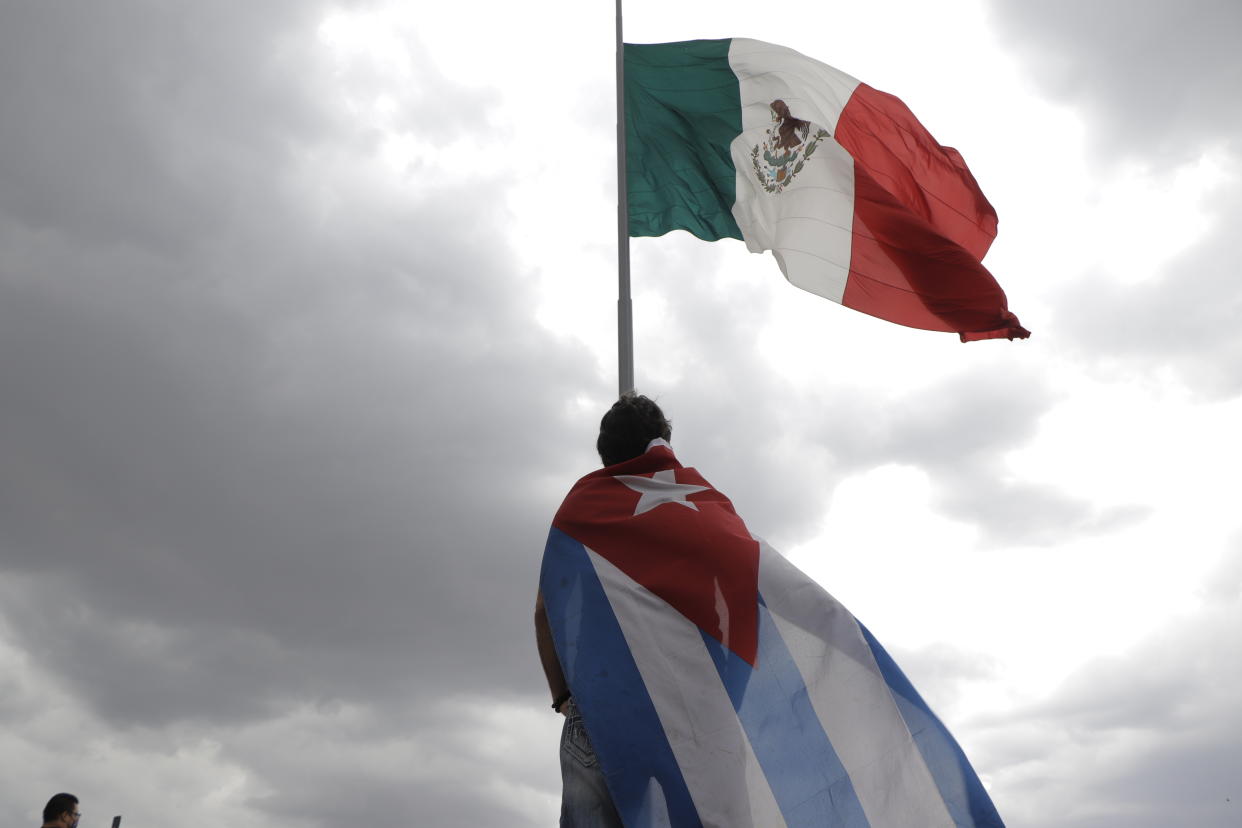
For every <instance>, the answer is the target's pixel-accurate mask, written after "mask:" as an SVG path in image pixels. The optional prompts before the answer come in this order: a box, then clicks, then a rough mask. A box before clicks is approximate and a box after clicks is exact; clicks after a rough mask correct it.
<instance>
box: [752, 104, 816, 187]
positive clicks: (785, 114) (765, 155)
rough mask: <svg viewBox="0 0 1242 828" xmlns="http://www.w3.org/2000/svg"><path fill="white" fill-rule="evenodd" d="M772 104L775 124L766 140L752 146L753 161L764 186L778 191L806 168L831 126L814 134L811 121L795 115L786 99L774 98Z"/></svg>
mask: <svg viewBox="0 0 1242 828" xmlns="http://www.w3.org/2000/svg"><path fill="white" fill-rule="evenodd" d="M770 106H771V109H772V122H773V123H772V127H771V129H769V130H768V131H767V134H766V136H765V137H764V140H763V142H762V143H760V144H756V145H755V146H753V147H751V150H750V163H751V166H752V167H753V168H754V171H755V177H756V178H758V179H759V184H760V186H762V187H763V189H764V190H765V191H767V192H769V193H772V194H773V195H775V194H776V193H779V192H780V191H781V190H784V189H785V188H786V187H787V186H789V183H790V182H791V181H793V179H794V176H796V175H797V174H798V173H800V172H802V168H803V166H805V165H806V162H807V161H809V160H810V159H811V156H812V155H813V154H814V153H815V148H816V147H818V146H819V142H820V141H822V140H824V139H825V138H827V137H828V130H826V129H817V130H816V131H815V134H814V135H811V134H810V133H811V125H810V124H809V123H807V122H806V121H803V120H800V119H798V118H795V117H794V116H793V115H792V114H791V113H790V111H789V107H788V106H787V105H786V104H785V102H784V101H781V100H776V101H772V103H771V104H770Z"/></svg>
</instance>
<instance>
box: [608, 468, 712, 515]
mask: <svg viewBox="0 0 1242 828" xmlns="http://www.w3.org/2000/svg"><path fill="white" fill-rule="evenodd" d="M613 479H614V480H616V481H617V482H618V483H624V484H625V485H626V486H628V487H630V488H631V489H633V490H634V491H636V492H638V493H639V494H640V495H642V496H641V497H639V498H638V505H636V506H635V507H634V514H636V515H641V514H643V513H644V512H650V511H651V510H652V509H654V508H655V507H657V506H659V505H661V504H663V503H679V504H681V505H682V506H688V507H690V508H691V509H693V510H694V511H696V512H697V511H698V510H699V507H698V506H695V505H694V504H693V503H691V502H690V501H689V500H686V498H687V497H689V496H690V495H692V494H694V493H695V492H705V491H707V487H706V486H693V485H691V484H689V483H678V482H677V473H676V471H675V470H674V469H665V470H663V471H658V472H656V473H655V474H653V475H651V477H639V476H638V475H633V474H619V475H617V476H616V477H615V478H613Z"/></svg>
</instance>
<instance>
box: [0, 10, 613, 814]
mask: <svg viewBox="0 0 1242 828" xmlns="http://www.w3.org/2000/svg"><path fill="white" fill-rule="evenodd" d="M325 9H326V7H323V6H312V5H308V4H300V3H291V4H283V5H279V4H260V5H253V4H228V5H213V6H207V7H177V8H175V9H174V8H172V7H168V8H163V7H153V6H150V4H107V5H99V4H90V3H80V4H39V5H29V4H25V5H20V6H9V5H6V7H5V10H4V25H2V26H0V78H3V81H2V83H3V84H4V94H3V95H0V101H2V103H0V107H3V112H2V117H0V146H2V147H3V152H2V153H0V387H2V388H3V389H4V392H3V393H4V397H3V402H2V403H0V455H2V456H3V457H4V464H3V471H2V472H0V527H2V528H0V570H3V572H4V573H6V575H8V576H9V584H10V586H9V587H8V588H7V589H6V594H5V600H4V602H3V609H2V610H0V611H2V612H3V614H4V618H5V621H6V622H7V628H8V630H9V631H10V633H11V641H12V643H14V644H16V645H18V646H20V647H21V648H22V649H23V650H24V651H25V652H26V653H28V654H29V656H30V657H31V658H32V659H34V660H36V661H37V662H38V663H40V664H41V665H43V666H44V667H46V668H47V670H48V671H49V673H50V674H51V676H52V677H53V680H54V681H56V682H57V683H58V684H59V685H61V686H63V687H65V688H68V689H69V690H70V691H71V692H72V693H73V694H74V695H75V696H76V697H77V698H79V699H80V700H81V701H82V702H83V703H84V704H85V705H86V706H87V708H88V709H90V710H93V711H95V712H96V713H97V714H98V715H99V716H100V717H102V719H103V720H104V724H102V725H101V727H105V728H108V727H112V728H119V729H120V730H119V731H118V732H121V733H123V732H125V731H126V730H130V729H133V728H149V727H157V728H158V727H161V726H163V725H168V724H171V723H183V724H185V725H186V726H197V725H202V726H209V727H212V728H217V729H218V728H230V727H236V726H243V725H245V724H246V723H248V722H250V723H253V722H257V721H261V720H262V719H263V718H264V717H269V716H278V715H279V714H280V713H281V712H282V711H287V710H289V709H291V708H292V707H295V706H296V705H299V704H317V703H322V702H329V701H332V700H339V699H343V700H346V701H348V702H350V703H352V704H357V705H363V706H373V707H375V708H376V709H383V707H384V706H385V705H391V704H395V703H397V702H400V703H401V704H408V703H410V702H411V700H418V699H435V698H439V697H441V696H444V695H447V694H451V693H454V692H460V690H461V689H462V688H485V689H486V691H487V692H492V693H495V694H498V695H501V696H506V695H512V694H515V693H517V694H521V693H528V694H533V693H539V692H540V690H539V683H540V682H541V678H540V677H539V676H538V668H537V667H536V666H535V664H534V659H533V657H532V655H531V650H532V644H531V636H530V632H529V622H528V619H529V617H530V609H531V604H532V599H533V591H534V582H535V577H536V570H537V564H538V556H539V550H540V548H541V545H542V539H543V534H544V533H545V532H546V527H547V520H548V518H549V517H550V514H551V511H552V510H553V509H554V508H555V505H556V502H557V500H558V498H559V497H560V495H561V494H562V492H563V487H566V486H567V485H568V482H569V481H570V479H571V478H572V476H573V475H574V474H576V473H580V472H581V465H582V463H583V462H589V460H590V454H589V438H588V436H587V434H588V432H589V431H590V424H582V423H577V422H571V421H568V420H567V412H566V409H565V406H564V404H563V401H564V400H565V399H568V398H572V397H574V396H575V395H577V394H580V393H592V394H594V393H599V392H600V391H601V389H600V388H598V387H597V386H596V384H595V378H594V372H593V368H592V366H591V363H590V362H589V360H587V359H586V358H585V357H583V356H579V355H577V354H575V353H573V352H572V351H571V350H569V349H567V348H566V347H565V346H561V345H557V344H555V343H554V342H553V341H552V340H551V338H549V337H547V336H545V335H544V334H542V333H541V332H540V330H539V329H538V328H537V327H536V326H534V325H533V324H532V323H531V321H530V320H531V319H532V318H533V307H532V306H531V303H530V301H529V299H528V298H527V297H528V296H529V295H530V293H531V292H532V291H531V288H532V285H531V284H529V283H528V281H527V276H525V275H524V274H521V273H519V272H517V271H516V269H515V268H514V267H513V265H512V264H511V262H510V254H509V252H508V251H507V249H506V247H505V244H504V242H503V240H502V229H501V228H502V226H503V225H502V222H503V219H504V216H503V215H502V214H501V213H500V212H499V208H498V207H497V206H496V205H497V202H498V201H499V200H498V199H497V198H496V197H495V196H496V193H497V192H498V191H499V190H501V189H502V188H503V187H504V185H505V182H504V181H500V180H488V179H484V178H477V177H476V178H473V179H469V180H464V179H462V180H459V181H458V185H459V189H456V190H454V191H451V192H450V191H447V190H443V189H439V188H437V187H436V186H435V185H434V184H429V183H428V182H426V181H423V180H418V181H415V180H408V181H403V180H402V179H400V178H399V177H398V176H397V175H395V174H394V175H393V176H391V177H389V178H385V177H382V176H378V175H377V173H376V171H375V169H376V168H375V165H374V164H373V163H372V162H371V160H370V159H369V157H368V156H369V154H370V153H371V151H372V150H373V149H374V146H375V144H376V138H375V136H374V134H373V130H371V129H370V128H369V127H368V126H366V125H365V124H358V123H354V122H352V121H351V120H350V119H349V118H348V117H346V116H345V115H344V114H342V113H343V112H344V111H345V110H344V108H343V107H342V106H340V105H339V99H340V96H341V94H342V92H341V89H340V88H339V87H340V85H339V83H336V82H334V81H333V78H332V74H331V72H329V71H328V70H327V68H326V63H325V61H324V60H323V57H322V55H318V54H316V53H315V49H316V48H317V46H316V39H315V27H316V25H317V24H318V21H319V19H320V18H321V17H322V15H323V13H324V11H325ZM413 51H415V52H416V53H417V49H414V50H413ZM349 71H353V70H349ZM414 71H415V72H416V73H419V72H421V73H424V74H423V75H422V76H417V77H415V78H414V79H412V86H413V87H414V88H427V87H434V88H436V89H437V90H438V92H439V93H440V97H436V96H433V95H426V94H419V95H411V96H410V97H409V98H408V99H403V104H402V105H403V106H405V107H407V109H409V110H411V112H409V113H408V120H406V121H405V122H403V123H399V124H398V126H399V127H404V128H406V129H407V130H408V131H409V132H411V133H412V134H416V135H418V134H422V133H423V132H431V131H434V130H435V129H439V128H441V127H443V125H444V124H445V123H446V122H450V123H451V122H452V118H453V117H459V116H460V113H462V112H473V113H474V117H483V116H484V114H485V113H486V111H487V106H488V102H489V101H490V100H492V99H493V97H494V96H493V94H492V93H484V92H476V91H473V90H471V89H468V88H461V87H455V86H453V85H452V84H450V83H448V82H447V81H445V80H444V79H443V78H441V77H439V76H436V75H434V73H432V72H431V70H430V68H429V67H428V65H427V64H426V62H425V61H424V60H421V59H419V58H415V60H414ZM454 107H455V108H454ZM454 113H458V114H457V115H455V114H454ZM460 117H464V116H460ZM463 183H465V184H467V185H468V188H467V189H465V190H463V189H460V185H462V184H463ZM567 442H573V443H574V445H575V446H577V445H581V446H582V447H583V450H581V451H576V450H574V449H567V450H557V449H556V447H557V446H561V445H564V444H565V443H567ZM549 480H557V481H563V482H558V484H557V485H556V486H555V487H551V488H549V486H548V484H547V482H546V481H549ZM13 585H19V586H20V589H18V588H17V587H15V586H13ZM483 608H486V611H482V610H483ZM217 732H220V731H218V730H217ZM224 732H227V731H224ZM428 749H429V750H434V747H430V748H428ZM328 764H331V763H328ZM251 771H252V772H254V773H257V774H258V775H259V778H262V776H263V772H264V771H263V769H262V768H257V769H256V768H252V769H251ZM317 772H322V773H324V774H325V777H324V778H326V782H325V784H326V785H327V786H328V787H329V788H331V787H332V786H338V785H345V784H357V785H360V786H362V785H364V780H363V779H361V778H358V777H355V778H353V779H350V780H347V781H342V780H341V778H340V775H339V774H338V773H333V772H331V770H330V769H328V768H326V767H325V768H320V769H319V770H318V771H317ZM462 784H465V783H462ZM383 785H388V787H387V789H385V790H375V791H372V792H370V793H365V792H364V793H365V795H364V796H354V795H351V796H348V797H345V796H342V797H341V798H342V800H343V801H346V800H347V801H353V802H358V801H361V800H367V801H371V800H373V801H376V802H389V803H390V804H396V803H404V809H405V810H409V809H410V808H411V807H412V803H413V802H414V801H417V798H418V790H417V786H416V785H415V786H411V785H408V784H405V785H398V784H396V783H394V782H393V781H392V780H391V779H387V780H381V781H376V782H374V784H373V785H372V787H375V786H381V787H382V786H383ZM463 791H464V789H463ZM271 796H272V798H273V799H272V802H271V803H269V804H271V807H273V808H275V809H278V810H279V809H287V808H288V807H289V799H288V796H289V794H288V791H287V790H282V789H279V788H278V789H276V790H274V791H273V793H272V795H271ZM499 801H500V800H498V799H496V797H490V798H489V797H486V796H485V797H479V798H477V799H475V800H473V804H472V805H471V806H470V807H468V808H466V809H465V810H464V811H463V812H462V813H464V814H465V815H466V817H467V818H468V817H470V815H472V814H473V816H474V817H475V819H474V822H475V823H476V824H515V823H514V821H512V820H506V819H502V818H500V817H498V816H497V814H498V813H499V811H498V810H497V809H500V810H504V809H505V807H506V806H504V805H502V804H497V803H498V802H499ZM471 808H473V810H471ZM318 819H320V820H321V822H320V824H339V822H337V821H335V820H334V819H326V818H325V817H323V816H322V815H320V817H318ZM324 819H326V821H323V820H324Z"/></svg>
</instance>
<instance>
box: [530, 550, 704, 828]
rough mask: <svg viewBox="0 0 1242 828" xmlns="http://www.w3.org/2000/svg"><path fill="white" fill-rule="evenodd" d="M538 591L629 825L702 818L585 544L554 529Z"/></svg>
mask: <svg viewBox="0 0 1242 828" xmlns="http://www.w3.org/2000/svg"><path fill="white" fill-rule="evenodd" d="M540 590H541V591H542V593H543V602H544V607H545V609H546V611H547V614H548V623H549V626H550V627H551V628H552V637H553V640H554V641H555V643H556V651H557V655H558V656H559V658H560V661H561V668H562V669H563V670H564V673H565V677H566V679H567V681H568V682H569V686H570V688H571V690H572V691H573V693H574V697H575V701H576V702H577V704H578V708H579V710H581V712H582V716H583V721H584V723H585V724H586V726H587V733H588V735H589V736H590V738H591V743H592V745H593V746H594V747H595V750H596V754H597V755H598V758H599V760H600V767H601V769H602V770H603V772H604V776H605V779H606V780H607V782H608V788H609V790H610V791H611V792H612V796H613V801H614V803H615V804H616V805H617V810H618V812H619V813H620V815H621V818H622V820H623V821H624V822H625V824H626V825H627V826H633V827H634V828H639V827H640V826H658V825H668V826H676V828H681V826H687V828H692V827H693V826H700V825H702V824H703V823H702V821H701V820H700V818H699V815H698V810H697V809H696V807H695V805H694V802H693V800H692V799H691V797H690V792H689V791H688V790H687V788H686V781H685V778H684V777H683V776H682V772H681V769H680V767H679V766H678V763H677V758H676V757H675V756H674V754H673V750H672V748H671V746H670V745H669V742H668V739H667V737H666V736H665V733H664V728H663V726H662V725H661V723H660V719H659V716H658V715H657V713H656V710H655V707H654V705H653V703H652V701H651V697H650V695H649V694H648V692H647V689H646V687H645V685H644V682H643V678H642V675H641V674H640V673H639V670H638V667H637V665H636V664H635V661H634V658H633V657H632V656H631V654H630V648H629V645H628V644H627V643H626V640H625V635H624V634H623V633H622V631H621V627H620V625H619V624H618V621H617V618H616V616H615V615H614V614H613V611H612V608H611V605H610V602H609V600H608V597H607V595H606V594H605V592H604V587H603V585H602V584H601V583H600V579H599V576H598V575H597V574H596V571H595V566H594V564H593V562H592V559H591V557H590V556H589V555H588V553H587V550H586V548H585V547H584V546H583V545H582V544H581V543H579V542H578V541H576V540H574V539H573V538H571V537H570V536H569V535H566V534H565V533H564V532H562V531H560V530H559V529H555V528H553V529H552V531H551V532H550V533H549V534H548V542H547V546H546V548H545V550H544V561H543V571H542V573H541V575H540Z"/></svg>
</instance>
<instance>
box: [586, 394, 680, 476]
mask: <svg viewBox="0 0 1242 828" xmlns="http://www.w3.org/2000/svg"><path fill="white" fill-rule="evenodd" d="M672 436H673V426H672V424H671V423H670V422H669V421H668V420H667V419H666V418H665V416H664V412H663V411H661V410H660V406H658V405H656V404H655V403H654V402H652V401H651V400H649V399H647V398H646V397H644V396H643V395H642V394H635V393H632V392H631V393H629V394H625V395H623V396H622V397H621V399H619V400H617V401H616V402H615V403H613V404H612V408H610V409H608V413H606V414H605V415H604V418H603V419H602V420H600V422H599V439H598V440H596V441H595V450H596V451H598V452H599V459H600V460H601V461H603V463H604V465H605V466H614V465H616V464H617V463H624V462H625V461H626V460H632V459H634V458H635V457H638V456H639V455H641V454H642V453H643V452H644V451H646V450H647V444H648V443H650V442H651V441H652V440H654V439H656V438H657V437H659V438H661V439H664V440H667V439H669V438H670V437H672Z"/></svg>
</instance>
